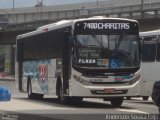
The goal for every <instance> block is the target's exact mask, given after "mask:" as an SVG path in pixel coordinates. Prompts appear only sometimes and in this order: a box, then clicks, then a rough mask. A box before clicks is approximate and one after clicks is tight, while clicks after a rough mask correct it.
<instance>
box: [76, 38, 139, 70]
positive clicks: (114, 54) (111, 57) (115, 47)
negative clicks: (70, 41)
mask: <svg viewBox="0 0 160 120" xmlns="http://www.w3.org/2000/svg"><path fill="white" fill-rule="evenodd" d="M75 51H76V52H75V55H74V56H75V59H74V62H75V64H76V65H78V66H83V67H103V68H104V67H105V68H112V69H115V68H127V67H137V66H138V65H139V63H140V58H139V43H138V36H137V35H76V46H75Z"/></svg>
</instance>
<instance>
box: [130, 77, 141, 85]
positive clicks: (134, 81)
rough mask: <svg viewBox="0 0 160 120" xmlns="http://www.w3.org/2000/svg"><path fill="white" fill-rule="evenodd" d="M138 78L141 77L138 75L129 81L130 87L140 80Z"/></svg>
mask: <svg viewBox="0 0 160 120" xmlns="http://www.w3.org/2000/svg"><path fill="white" fill-rule="evenodd" d="M140 77H141V76H140V75H137V76H136V77H135V78H133V79H132V80H131V81H129V84H130V85H132V84H134V83H136V82H137V81H139V80H140Z"/></svg>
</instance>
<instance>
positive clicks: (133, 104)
mask: <svg viewBox="0 0 160 120" xmlns="http://www.w3.org/2000/svg"><path fill="white" fill-rule="evenodd" d="M123 104H125V105H132V106H138V107H139V106H144V107H150V108H156V106H154V105H153V106H151V105H149V106H148V105H142V104H140V103H138V104H135V103H123Z"/></svg>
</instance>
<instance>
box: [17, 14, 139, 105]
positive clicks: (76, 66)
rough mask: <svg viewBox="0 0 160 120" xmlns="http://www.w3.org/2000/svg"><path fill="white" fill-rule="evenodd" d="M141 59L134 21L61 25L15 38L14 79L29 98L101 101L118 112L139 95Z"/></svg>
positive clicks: (99, 20) (87, 20)
mask: <svg viewBox="0 0 160 120" xmlns="http://www.w3.org/2000/svg"><path fill="white" fill-rule="evenodd" d="M140 58H141V57H140V40H139V25H138V22H137V21H135V20H129V19H122V18H106V17H92V18H84V19H76V20H63V21H59V22H56V23H53V24H49V25H45V26H42V27H40V28H38V29H37V30H35V31H33V32H29V33H26V34H22V35H19V36H18V37H17V74H16V76H17V78H18V79H19V90H20V91H22V92H28V98H35V97H37V95H39V96H41V97H43V95H44V94H47V95H55V96H58V99H59V100H60V101H61V102H66V101H73V100H74V101H80V100H82V99H83V98H103V99H104V100H109V101H111V104H112V105H113V106H115V107H118V106H120V105H121V104H122V102H123V97H124V96H137V95H139V93H140V61H141V60H140Z"/></svg>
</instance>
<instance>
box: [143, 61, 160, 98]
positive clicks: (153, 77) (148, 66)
mask: <svg viewBox="0 0 160 120" xmlns="http://www.w3.org/2000/svg"><path fill="white" fill-rule="evenodd" d="M141 75H142V77H141V96H151V94H152V89H153V84H154V83H155V82H156V81H160V62H142V64H141Z"/></svg>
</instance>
